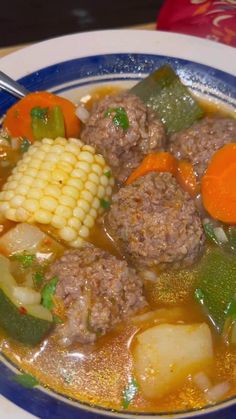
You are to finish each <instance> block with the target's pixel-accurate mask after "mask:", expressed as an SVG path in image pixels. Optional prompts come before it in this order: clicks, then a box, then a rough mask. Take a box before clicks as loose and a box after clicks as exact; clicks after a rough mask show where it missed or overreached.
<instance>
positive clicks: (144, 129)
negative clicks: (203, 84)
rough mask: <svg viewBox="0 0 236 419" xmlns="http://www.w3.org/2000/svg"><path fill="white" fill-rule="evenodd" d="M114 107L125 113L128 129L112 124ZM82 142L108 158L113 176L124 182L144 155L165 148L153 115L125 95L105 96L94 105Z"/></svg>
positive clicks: (160, 130) (163, 137) (134, 97)
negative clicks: (121, 109)
mask: <svg viewBox="0 0 236 419" xmlns="http://www.w3.org/2000/svg"><path fill="white" fill-rule="evenodd" d="M117 108H123V109H124V110H125V112H126V114H127V117H128V121H129V128H128V129H127V130H126V129H123V128H121V127H120V126H116V124H114V121H113V118H114V116H115V111H114V109H117ZM111 110H113V112H111V113H110V115H108V113H109V112H110V111H111ZM81 139H82V140H83V141H84V142H85V143H86V144H90V145H92V146H94V147H95V148H96V150H97V151H98V152H99V153H101V154H102V155H103V156H104V157H105V158H106V159H107V161H108V162H109V164H110V166H111V167H112V169H113V174H114V176H115V177H117V179H119V180H120V181H124V180H125V179H126V178H127V176H128V175H129V174H130V173H131V171H132V170H133V169H134V168H135V167H136V166H138V164H139V163H140V162H141V160H142V159H143V157H144V156H145V155H146V154H147V153H150V152H153V151H157V150H160V149H162V148H163V147H164V145H165V141H166V135H165V129H164V126H163V124H162V122H161V121H160V120H159V119H157V117H156V115H155V113H153V112H152V111H151V110H150V109H148V108H147V107H146V106H145V105H144V104H143V102H142V101H141V100H140V99H139V98H138V97H137V96H135V95H131V94H127V93H125V94H120V95H115V96H107V97H105V98H104V99H103V100H101V101H99V102H98V103H96V104H95V106H94V108H93V110H92V113H91V115H90V118H89V120H88V122H87V123H86V126H85V129H84V130H83V131H82V134H81Z"/></svg>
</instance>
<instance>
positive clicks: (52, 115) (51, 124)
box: [31, 106, 65, 140]
mask: <svg viewBox="0 0 236 419" xmlns="http://www.w3.org/2000/svg"><path fill="white" fill-rule="evenodd" d="M31 126H32V130H33V134H34V138H35V140H42V138H44V137H48V138H52V139H54V138H56V137H65V124H64V116H63V112H62V110H61V108H60V106H53V107H52V108H51V109H48V108H40V107H36V108H33V109H32V110H31Z"/></svg>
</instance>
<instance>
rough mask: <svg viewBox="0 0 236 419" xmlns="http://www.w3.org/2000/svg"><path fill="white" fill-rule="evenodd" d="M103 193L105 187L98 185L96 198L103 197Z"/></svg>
mask: <svg viewBox="0 0 236 419" xmlns="http://www.w3.org/2000/svg"><path fill="white" fill-rule="evenodd" d="M104 194H105V188H104V186H101V185H100V186H99V187H98V191H97V196H98V198H103V197H104Z"/></svg>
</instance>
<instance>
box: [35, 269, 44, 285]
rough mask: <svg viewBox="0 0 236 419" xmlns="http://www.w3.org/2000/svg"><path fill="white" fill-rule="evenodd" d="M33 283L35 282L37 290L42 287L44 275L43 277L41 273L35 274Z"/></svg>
mask: <svg viewBox="0 0 236 419" xmlns="http://www.w3.org/2000/svg"><path fill="white" fill-rule="evenodd" d="M33 281H34V284H35V285H36V287H37V288H38V287H40V285H41V284H42V283H43V281H44V275H43V273H42V272H40V271H38V272H35V274H34V276H33Z"/></svg>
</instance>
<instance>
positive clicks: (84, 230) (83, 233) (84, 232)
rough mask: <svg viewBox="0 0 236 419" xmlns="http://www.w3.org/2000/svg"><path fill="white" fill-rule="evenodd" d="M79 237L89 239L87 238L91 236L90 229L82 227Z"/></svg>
mask: <svg viewBox="0 0 236 419" xmlns="http://www.w3.org/2000/svg"><path fill="white" fill-rule="evenodd" d="M79 236H80V237H83V238H84V239H87V237H88V236H89V229H88V227H86V226H82V227H81V229H80V230H79Z"/></svg>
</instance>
